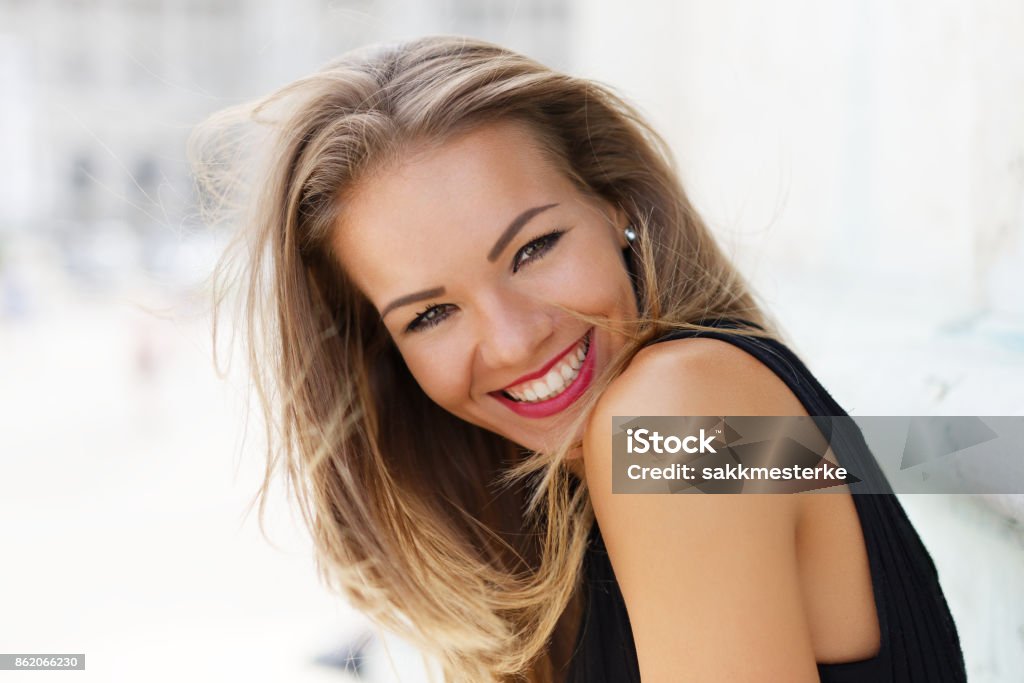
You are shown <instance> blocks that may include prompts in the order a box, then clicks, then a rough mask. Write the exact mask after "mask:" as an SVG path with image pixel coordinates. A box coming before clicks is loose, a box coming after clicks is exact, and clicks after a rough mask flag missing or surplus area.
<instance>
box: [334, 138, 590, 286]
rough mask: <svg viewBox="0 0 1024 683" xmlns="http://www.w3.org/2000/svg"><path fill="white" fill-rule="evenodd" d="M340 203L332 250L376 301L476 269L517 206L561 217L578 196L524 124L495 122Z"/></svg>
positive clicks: (377, 177)
mask: <svg viewBox="0 0 1024 683" xmlns="http://www.w3.org/2000/svg"><path fill="white" fill-rule="evenodd" d="M342 201H343V203H342V206H341V207H340V209H341V211H340V212H339V214H340V219H339V222H338V225H337V226H336V228H335V234H334V236H333V239H332V247H333V248H334V250H335V254H336V256H337V258H339V260H340V261H341V265H342V267H343V268H344V269H345V270H346V272H348V274H349V275H350V277H351V278H352V279H353V280H354V281H355V282H356V284H357V285H358V286H359V287H360V288H361V289H362V290H363V291H364V292H365V293H366V294H367V296H369V298H370V299H371V300H372V301H373V302H374V303H375V304H376V305H377V306H380V305H382V303H384V302H383V299H385V298H387V297H391V296H393V295H402V294H407V293H409V292H411V291H413V290H415V289H417V288H420V289H423V288H427V287H435V286H442V285H446V284H449V281H450V280H451V279H452V278H453V277H455V275H456V274H460V273H471V272H472V270H473V268H474V267H475V266H481V267H483V266H484V265H486V264H487V254H488V252H489V251H490V249H491V247H492V246H493V245H494V242H495V240H496V239H497V238H498V237H499V236H500V234H501V233H502V231H503V230H504V229H505V228H506V227H507V226H508V224H509V223H510V221H512V220H513V219H514V218H515V217H516V216H518V215H519V214H521V213H522V212H523V211H525V210H527V209H529V208H533V207H535V206H541V205H546V204H554V203H557V204H559V206H557V207H554V208H552V209H550V210H549V211H546V212H544V214H543V215H545V216H548V215H549V214H551V215H559V214H561V215H564V214H565V212H566V211H573V210H577V209H578V208H579V206H580V205H581V204H582V203H583V201H584V200H583V197H582V195H580V194H579V193H578V192H576V190H575V188H574V186H573V185H572V182H571V181H570V180H569V179H568V178H567V177H565V175H564V174H563V173H561V172H559V171H558V170H557V169H556V168H555V165H554V164H553V163H552V162H551V161H550V160H549V159H548V158H547V157H546V156H545V154H544V153H543V152H542V151H541V149H540V147H539V144H538V143H537V142H536V140H535V139H534V137H533V135H532V134H531V133H530V132H529V130H528V129H527V128H526V127H525V126H524V125H522V124H518V123H513V122H502V123H496V124H488V125H485V126H482V127H480V128H476V129H474V130H472V131H470V132H468V133H465V134H463V135H460V136H458V137H456V138H454V139H451V140H449V141H447V142H445V143H443V144H441V145H439V146H434V147H427V148H421V149H419V150H416V151H413V152H411V153H409V154H406V155H405V156H402V157H400V158H399V160H398V161H397V162H395V163H393V164H390V165H388V166H386V167H384V168H382V169H380V170H377V171H376V172H374V173H372V174H371V175H369V176H368V177H366V178H364V179H362V181H361V182H359V183H358V184H357V186H356V187H355V188H354V191H353V192H351V193H350V195H349V197H348V199H345V200H342ZM537 220H538V219H534V221H537ZM547 220H548V221H550V220H552V217H551V216H548V218H547Z"/></svg>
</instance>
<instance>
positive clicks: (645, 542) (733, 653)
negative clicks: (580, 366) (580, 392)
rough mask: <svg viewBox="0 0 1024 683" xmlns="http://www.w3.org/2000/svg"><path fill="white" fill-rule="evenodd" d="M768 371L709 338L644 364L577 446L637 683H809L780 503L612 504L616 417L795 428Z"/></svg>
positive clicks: (659, 351) (738, 499)
mask: <svg viewBox="0 0 1024 683" xmlns="http://www.w3.org/2000/svg"><path fill="white" fill-rule="evenodd" d="M805 414H806V412H805V411H804V410H803V407H802V406H801V405H800V403H799V401H798V400H797V399H796V397H795V396H793V394H792V392H790V391H789V389H788V387H786V385H785V383H783V382H782V380H780V379H779V378H778V377H776V376H775V374H774V373H772V372H771V370H769V369H768V368H767V367H765V366H764V365H763V364H761V363H760V362H759V361H757V360H756V359H754V358H753V357H752V356H750V355H748V354H746V353H745V352H744V351H742V350H741V349H739V348H737V347H735V346H733V345H731V344H729V343H727V342H722V341H717V340H712V339H687V340H679V341H675V342H666V343H662V344H658V345H656V346H652V347H650V348H648V349H645V350H644V351H642V352H641V353H640V354H639V355H638V356H637V357H636V358H635V359H634V361H633V363H631V365H630V367H629V368H628V369H627V370H626V372H625V373H624V374H623V375H622V376H621V377H619V378H618V379H617V380H616V381H615V383H613V385H612V386H611V387H609V389H608V391H607V392H606V393H605V395H604V396H602V398H601V401H600V403H599V404H598V406H597V409H596V410H595V413H594V416H593V418H592V419H591V422H590V426H588V429H587V432H586V434H585V436H584V466H585V469H586V479H587V483H588V488H589V489H590V495H591V499H592V501H593V505H594V511H595V514H596V516H597V520H598V523H599V524H600V527H601V533H602V535H603V537H604V541H605V545H606V546H607V548H608V554H609V558H610V560H611V563H612V567H613V568H614V570H615V575H616V577H617V579H618V582H619V585H620V588H621V590H622V594H623V597H624V598H625V601H626V607H627V610H628V613H629V619H630V622H631V624H632V628H633V636H634V640H635V642H636V647H637V656H638V660H639V663H640V673H641V676H642V679H643V681H644V683H676V682H679V681H718V680H721V681H726V680H728V681H737V682H741V683H742V682H744V681H792V682H795V683H800V682H804V681H817V680H818V676H817V668H816V665H815V659H814V653H813V648H812V641H811V637H810V632H809V628H808V624H807V619H806V616H805V612H804V606H803V602H802V598H801V591H800V583H799V575H798V567H797V555H796V546H795V533H796V524H797V518H798V499H797V498H796V497H795V496H788V495H772V494H765V495H749V494H748V495H675V496H673V495H622V494H620V495H613V494H612V492H611V488H612V483H611V471H612V470H611V418H612V416H614V415H805Z"/></svg>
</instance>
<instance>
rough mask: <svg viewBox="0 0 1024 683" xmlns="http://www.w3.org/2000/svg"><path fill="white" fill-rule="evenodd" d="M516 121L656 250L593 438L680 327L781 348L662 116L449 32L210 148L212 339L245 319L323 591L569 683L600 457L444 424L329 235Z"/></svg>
mask: <svg viewBox="0 0 1024 683" xmlns="http://www.w3.org/2000/svg"><path fill="white" fill-rule="evenodd" d="M508 119H514V120H517V121H519V122H522V123H524V124H526V125H527V126H528V128H529V130H530V131H531V132H532V133H533V134H534V136H535V137H536V139H537V141H538V143H539V144H540V146H541V148H542V149H543V150H544V152H545V153H546V155H547V156H548V157H549V158H550V159H552V160H554V161H555V162H556V163H557V164H558V167H559V169H560V170H561V171H562V172H564V173H565V174H566V175H567V177H569V178H570V179H571V180H572V181H573V183H574V184H575V186H576V187H577V188H578V189H579V190H580V191H582V192H584V193H586V194H588V195H590V196H592V197H597V198H601V199H603V200H605V201H607V202H609V203H610V204H611V205H612V206H615V207H619V208H621V209H622V210H624V211H625V212H626V213H627V214H628V216H629V218H630V221H631V223H632V225H633V226H634V228H635V229H636V231H637V233H638V237H637V239H636V241H635V242H634V243H633V246H632V248H631V253H630V254H629V261H630V265H631V273H632V277H633V282H634V287H635V290H636V294H637V301H638V308H639V311H640V316H639V318H638V319H637V320H635V321H630V323H629V325H628V326H627V329H625V330H620V331H623V332H625V333H626V334H627V338H628V339H629V342H628V343H627V344H626V348H624V349H623V351H622V353H620V354H619V355H618V356H617V357H616V359H614V361H613V362H612V364H611V367H609V368H608V369H607V371H606V372H604V373H602V375H601V376H600V377H598V378H597V379H596V380H595V382H594V384H593V386H592V387H591V390H590V391H589V392H588V394H587V395H586V396H585V397H584V403H583V405H584V406H585V410H584V411H583V413H581V416H580V418H579V420H578V421H577V422H576V423H575V424H574V426H573V429H576V428H578V427H580V426H581V425H583V424H584V421H585V419H586V417H587V414H588V413H589V412H590V409H592V407H593V405H594V404H595V403H596V401H597V399H598V398H599V396H600V393H601V391H602V390H603V389H604V388H605V387H606V386H607V385H608V383H609V382H610V381H612V380H613V379H614V377H615V376H617V375H618V374H619V373H621V371H622V370H623V369H624V368H625V366H626V365H627V364H628V363H629V361H630V359H632V357H633V356H634V355H635V354H636V353H637V352H638V350H639V349H640V348H642V347H643V345H644V344H645V343H647V342H649V341H650V340H651V339H652V338H653V337H655V336H656V335H658V334H661V333H663V332H664V331H666V330H668V329H671V328H674V327H684V328H694V327H700V323H701V321H707V320H709V319H712V318H731V319H741V320H745V321H749V322H751V323H754V324H755V325H757V326H759V327H760V328H761V329H757V328H756V327H753V326H751V327H749V328H745V329H744V330H740V332H739V333H746V334H754V335H766V336H773V335H775V334H776V333H775V332H774V329H775V328H774V327H773V326H772V325H771V323H770V322H769V321H768V320H767V319H766V316H765V315H764V313H763V312H762V309H761V308H760V307H759V306H758V304H757V303H756V302H755V299H754V297H753V296H752V294H751V292H750V290H749V288H748V286H747V285H746V283H745V282H744V280H743V279H742V278H741V276H740V275H739V274H738V273H737V272H736V270H735V269H734V267H733V266H732V265H731V264H730V262H729V261H728V260H727V259H726V258H725V257H724V255H723V254H722V252H721V250H720V248H719V247H718V245H717V244H716V242H715V240H714V239H713V237H712V236H711V234H710V232H709V231H708V229H707V227H706V226H705V224H704V222H703V221H702V220H701V218H700V217H699V216H698V214H697V212H696V211H695V210H694V208H693V207H692V206H691V204H690V202H689V200H688V199H687V197H686V194H685V192H684V191H683V188H682V186H681V184H680V181H679V179H678V175H677V173H676V171H675V168H674V162H673V160H672V156H671V153H670V151H669V149H668V147H667V146H666V144H665V143H664V141H663V140H662V139H661V138H660V137H659V136H658V135H657V133H655V131H653V130H652V129H651V128H650V126H649V125H648V124H647V123H646V122H645V121H644V120H643V118H642V117H641V115H640V114H639V113H638V112H637V111H636V110H635V109H634V108H633V107H632V106H630V105H629V104H627V103H626V102H625V101H624V100H623V99H622V98H621V97H619V96H617V95H616V94H615V93H614V92H613V90H612V89H610V88H608V87H607V86H604V85H601V84H598V83H595V82H593V81H589V80H585V79H580V78H574V77H572V76H569V75H566V74H563V73H559V72H557V71H554V70H552V69H550V68H547V67H545V66H543V65H541V64H539V63H537V62H535V61H533V60H531V59H529V58H527V57H524V56H522V55H520V54H517V53H515V52H512V51H509V50H507V49H504V48H502V47H499V46H496V45H493V44H489V43H486V42H482V41H478V40H473V39H468V38H462V37H446V36H439V37H426V38H421V39H417V40H412V41H409V42H405V43H401V44H388V45H377V46H371V47H369V48H363V49H360V50H357V51H354V52H351V53H348V54H346V55H345V56H343V57H342V58H340V59H338V60H337V61H335V62H333V63H331V64H329V65H328V66H326V67H325V68H323V69H322V70H320V71H318V72H317V73H314V74H313V75H311V76H308V77H306V78H302V79H300V80H298V81H296V82H294V83H292V84H290V85H288V86H286V87H284V88H282V89H280V90H279V91H277V92H275V93H273V94H271V95H269V96H268V97H266V98H264V99H262V100H260V101H258V102H256V103H251V104H247V105H244V106H240V107H235V108H232V109H230V110H227V111H224V112H221V113H220V114H217V115H215V116H214V117H212V118H211V119H210V120H208V121H207V122H205V123H204V124H203V125H201V126H200V127H199V128H198V129H197V130H196V132H195V133H194V135H193V138H192V149H191V153H192V156H193V161H194V169H195V174H196V177H197V180H198V182H199V184H200V187H201V189H202V190H203V192H202V197H203V199H204V202H205V203H204V208H205V209H206V210H207V215H208V216H211V217H212V219H213V220H216V221H217V222H224V223H227V224H229V225H230V226H231V227H232V228H233V229H234V230H235V232H234V235H233V238H232V241H231V242H230V243H229V245H228V247H227V248H226V249H225V252H224V254H223V256H222V258H221V260H220V261H219V262H218V264H217V267H216V269H215V270H214V272H213V274H212V286H213V295H214V321H215V322H214V337H215V342H216V337H217V334H218V323H217V321H218V320H219V319H222V318H223V316H224V313H225V310H224V309H225V308H227V307H228V304H229V302H232V303H235V304H237V305H238V307H239V308H238V309H237V310H236V313H237V314H238V315H239V322H238V323H237V328H236V329H239V330H240V331H241V333H242V335H243V338H244V340H245V341H246V348H247V351H248V360H249V365H250V368H251V373H252V379H253V382H254V385H255V388H256V394H257V396H258V399H259V403H260V407H261V409H262V413H263V416H264V417H265V425H266V436H267V453H266V469H265V477H264V481H263V485H262V486H261V487H260V489H259V491H258V492H257V494H256V496H255V498H254V502H255V500H256V499H258V500H259V503H260V505H259V510H260V520H261V525H262V520H263V517H264V506H265V503H266V499H267V494H268V490H269V486H270V484H271V481H272V480H273V478H274V477H275V476H276V475H281V476H284V477H285V480H286V482H287V485H288V489H289V490H290V491H291V493H292V495H293V496H294V499H295V502H296V503H297V505H298V507H299V508H300V510H301V512H302V516H303V519H304V521H305V523H306V525H307V526H308V528H309V530H310V532H311V534H312V537H313V540H314V546H315V552H316V559H317V567H318V570H319V572H320V576H321V579H322V580H323V581H324V583H325V584H326V585H327V586H328V587H329V588H331V589H333V590H335V591H337V592H338V593H340V594H342V595H344V596H345V597H346V598H347V599H348V600H349V601H350V602H352V604H353V605H354V606H355V607H356V608H358V609H360V610H361V611H363V612H364V613H366V614H367V615H368V616H369V617H370V618H372V619H373V620H374V621H375V622H376V623H378V624H380V625H381V626H383V627H385V628H388V629H390V630H392V631H394V632H396V633H398V634H399V635H401V636H402V637H404V638H407V639H408V640H409V641H411V642H412V643H413V644H415V645H416V646H418V647H419V648H420V649H421V651H423V652H424V653H425V654H426V655H429V656H432V657H433V658H434V659H435V660H436V661H437V662H438V663H439V664H440V665H441V668H442V671H443V674H444V676H445V679H446V680H448V681H458V682H462V681H465V682H471V683H480V682H481V681H512V680H526V681H536V682H541V681H558V680H562V679H563V678H564V676H565V670H566V667H567V666H568V665H569V663H570V660H571V656H572V648H573V646H574V644H575V641H576V638H577V637H578V634H577V630H578V627H579V624H580V619H581V612H582V609H583V607H584V600H585V596H584V593H583V591H582V590H581V586H582V572H581V568H582V566H583V558H584V555H585V551H586V543H587V535H588V531H589V529H590V527H591V525H592V523H593V510H592V508H591V507H590V503H589V498H588V496H587V492H586V484H585V482H581V481H579V480H577V479H575V478H574V477H573V476H572V474H571V473H570V472H569V471H568V468H567V467H565V466H564V465H565V458H566V455H567V454H568V452H569V450H570V449H571V448H572V447H574V446H576V445H578V442H576V443H572V442H571V439H570V438H569V437H568V436H567V437H566V438H565V439H564V440H563V441H564V442H563V443H562V445H561V446H560V447H559V448H557V449H555V451H554V452H549V453H534V452H526V451H524V450H523V449H522V448H520V447H519V446H517V445H516V444H513V443H511V442H509V441H508V440H506V439H505V438H503V437H501V436H498V435H496V434H493V433H491V432H488V431H485V430H483V429H481V428H479V427H476V426H474V425H471V424H468V423H466V422H464V421H462V420H460V419H459V418H456V417H455V416H453V415H451V414H449V413H447V412H445V411H444V410H442V409H441V408H440V407H438V406H437V405H436V404H434V403H433V402H432V401H431V400H430V399H429V398H428V397H427V396H426V395H425V394H424V392H423V391H422V390H421V389H420V388H419V387H418V385H417V384H416V382H415V380H414V379H413V377H412V375H411V374H410V373H409V371H408V369H407V368H406V366H405V364H404V363H403V361H402V358H401V356H400V354H399V352H398V351H397V349H396V347H395V345H394V343H393V342H392V340H391V338H390V336H389V334H388V332H387V330H386V329H385V328H384V326H383V323H382V322H381V320H380V316H379V315H378V313H377V311H376V310H375V309H374V307H373V306H372V304H371V303H370V302H369V301H368V300H367V299H366V298H365V297H364V296H363V295H362V294H361V293H360V292H359V290H358V289H357V288H356V287H355V286H354V285H353V284H352V282H351V281H350V280H349V278H348V277H346V274H345V272H343V270H342V269H341V268H340V266H339V264H338V260H337V258H335V257H334V256H333V255H332V252H331V249H330V247H329V242H330V240H329V238H330V235H331V232H332V230H333V229H335V226H336V224H337V223H338V220H339V217H340V216H341V215H342V214H343V212H344V211H345V196H346V191H347V190H349V189H350V188H352V187H353V186H354V185H355V183H357V182H358V180H359V179H360V178H363V177H365V176H366V174H367V173H370V172H372V171H373V170H374V169H378V168H381V167H383V166H386V164H388V163H389V162H393V161H395V160H396V159H398V158H400V157H401V155H402V154H403V151H405V150H408V149H409V146H410V145H413V144H415V143H417V142H422V141H433V142H438V143H441V142H444V141H445V140H448V139H451V138H452V137H453V136H456V135H458V134H460V133H464V132H466V131H468V130H470V129H473V128H475V127H477V126H481V125H484V124H486V123H488V122H495V121H499V120H508ZM574 314H575V313H574ZM576 315H578V316H579V317H580V318H583V319H587V320H588V321H590V322H591V323H593V324H598V325H606V326H607V325H609V324H610V323H609V322H608V321H606V320H601V319H597V318H591V317H588V316H583V315H582V314H576ZM570 431H571V430H570ZM573 433H574V432H573ZM566 434H567V435H568V434H570V432H567V433H566Z"/></svg>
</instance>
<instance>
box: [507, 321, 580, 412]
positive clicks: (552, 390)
mask: <svg viewBox="0 0 1024 683" xmlns="http://www.w3.org/2000/svg"><path fill="white" fill-rule="evenodd" d="M589 348H590V338H589V337H587V338H586V339H585V340H584V341H583V343H582V344H581V345H580V346H579V348H577V349H576V351H575V352H570V353H567V354H566V356H565V357H564V358H562V360H561V362H559V363H558V364H557V365H556V366H555V367H553V368H551V370H549V371H548V374H546V375H544V377H542V378H540V379H535V380H533V381H532V382H525V383H524V384H521V385H519V386H518V387H516V388H515V390H513V389H506V390H505V393H506V394H508V395H509V396H511V397H512V398H514V399H515V400H517V401H520V402H523V403H531V402H537V401H544V400H547V399H549V398H552V397H554V396H557V395H558V394H560V393H562V392H563V391H565V389H566V387H568V386H569V385H570V384H572V383H573V381H574V380H575V379H576V378H577V377H578V376H579V374H580V372H579V371H580V367H582V365H583V359H584V358H586V357H587V351H588V349H589Z"/></svg>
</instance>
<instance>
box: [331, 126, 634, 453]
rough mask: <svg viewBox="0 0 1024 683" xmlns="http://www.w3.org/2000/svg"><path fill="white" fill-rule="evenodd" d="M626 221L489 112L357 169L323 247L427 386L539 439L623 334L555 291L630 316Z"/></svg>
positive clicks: (529, 441) (525, 132) (541, 444)
mask: <svg viewBox="0 0 1024 683" xmlns="http://www.w3.org/2000/svg"><path fill="white" fill-rule="evenodd" d="M626 224H627V219H626V216H625V214H623V213H622V212H620V211H616V210H615V209H614V208H613V207H611V206H610V205H608V204H607V203H604V202H599V201H597V200H594V199H591V198H588V197H586V196H584V195H583V194H581V193H580V192H579V191H578V190H577V189H576V188H575V186H574V185H573V184H572V182H571V181H570V180H569V179H568V178H567V177H565V176H564V175H563V174H562V173H560V172H559V171H558V170H556V168H555V167H554V166H553V165H552V164H551V163H550V162H549V161H548V160H547V159H546V158H545V156H544V155H543V154H542V153H541V151H540V149H539V147H538V146H537V144H536V142H535V141H534V138H533V136H532V134H531V133H530V132H529V129H528V128H526V127H525V126H523V125H522V124H518V123H515V122H501V123H494V124H488V125H485V126H482V127H479V128H476V129H474V130H473V131H471V132H469V133H466V134H463V135H461V136H459V137H456V138H455V139H452V140H450V141H448V142H446V143H445V144H443V145H441V146H436V147H433V148H425V149H423V150H420V151H418V152H415V153H412V154H410V155H408V156H406V157H405V158H403V159H402V160H401V161H400V162H399V163H397V164H394V165H391V166H389V167H387V168H384V169H383V170H381V171H380V172H377V173H373V174H371V175H369V176H368V177H366V178H365V179H363V181H362V182H361V183H359V184H358V186H357V187H356V188H354V191H353V192H352V193H351V194H350V196H349V199H348V200H347V201H346V202H345V205H344V210H343V217H342V219H341V221H340V222H339V225H338V229H337V230H336V234H335V236H334V239H333V243H332V247H333V248H334V249H335V250H336V254H337V257H338V258H339V260H340V261H341V265H342V266H343V267H344V268H345V270H346V272H347V273H348V274H349V275H350V277H351V278H352V279H353V281H354V282H355V283H356V285H357V286H358V287H359V288H360V289H361V290H362V291H363V293H364V294H365V295H366V296H367V297H368V298H369V300H370V301H371V302H372V303H373V304H374V306H376V308H377V310H378V312H380V313H381V315H382V320H383V323H384V325H385V326H386V327H387V329H388V330H389V331H390V333H391V336H392V338H393V339H394V341H395V343H396V345H397V347H398V349H399V351H400V352H401V354H402V357H403V358H404V359H405V362H406V364H407V366H408V367H409V370H410V371H411V372H412V375H413V376H414V377H415V379H416V381H417V382H418V383H419V385H420V387H422V389H423V391H424V392H425V393H426V394H427V395H428V396H429V397H430V398H431V399H432V400H434V401H435V402H436V403H437V404H438V405H440V406H441V407H442V408H444V409H445V410H447V411H449V412H451V413H453V414H454V415H456V416H458V417H460V418H462V419H463V420H466V421H467V422H470V423H473V424H475V425H478V426H480V427H483V428H485V429H488V430H490V431H493V432H496V433H498V434H501V435H503V436H505V437H506V438H508V439H510V440H512V441H513V442H515V443H518V444H520V445H522V446H525V447H527V448H531V449H537V450H540V449H545V448H550V447H553V446H554V445H556V444H557V443H558V440H559V439H560V438H562V437H564V432H563V431H562V430H561V429H560V426H561V425H562V424H564V423H565V422H566V421H567V420H568V418H571V417H573V416H575V415H577V414H578V413H577V411H578V401H577V399H578V398H579V397H580V394H581V393H582V391H583V390H584V389H585V388H586V387H587V386H589V384H590V382H591V381H592V380H593V378H594V377H595V376H596V375H597V374H598V373H599V372H600V371H601V370H602V369H603V368H604V367H605V366H606V365H607V364H608V362H609V360H610V359H611V358H612V356H613V355H614V353H615V352H616V351H618V350H619V349H621V348H622V346H623V344H624V343H625V338H624V337H622V336H621V335H619V334H614V333H610V332H607V331H605V330H602V329H600V328H596V327H592V326H589V325H587V324H586V323H584V322H581V321H579V320H576V319H575V318H573V317H572V316H571V315H569V314H567V313H565V312H563V311H561V310H559V308H558V307H557V306H556V304H560V305H562V306H565V307H567V308H569V309H572V310H576V311H579V312H582V313H587V314H591V315H599V316H606V317H607V318H609V319H611V320H612V321H620V320H624V319H628V318H632V317H635V316H636V314H637V310H636V300H635V297H634V293H633V289H632V287H631V285H630V281H629V276H628V273H627V270H626V265H625V262H624V259H623V254H622V249H623V248H624V247H625V246H626V244H627V243H626V241H625V237H624V235H623V229H624V228H625V227H626Z"/></svg>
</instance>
